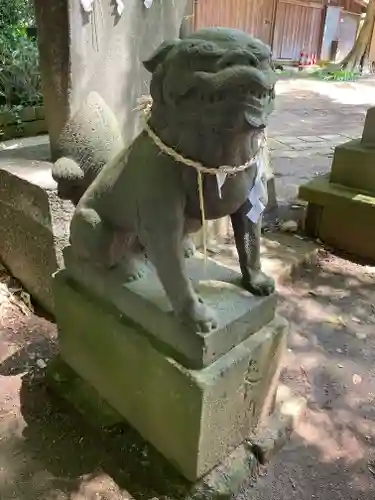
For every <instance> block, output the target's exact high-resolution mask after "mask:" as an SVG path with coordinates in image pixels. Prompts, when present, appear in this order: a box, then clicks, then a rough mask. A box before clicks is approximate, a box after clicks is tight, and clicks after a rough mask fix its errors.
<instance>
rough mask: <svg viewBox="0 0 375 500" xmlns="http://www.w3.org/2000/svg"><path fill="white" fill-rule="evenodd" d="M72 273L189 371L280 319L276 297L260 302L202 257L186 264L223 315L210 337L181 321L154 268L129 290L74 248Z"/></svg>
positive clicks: (234, 276) (68, 257) (229, 272)
mask: <svg viewBox="0 0 375 500" xmlns="http://www.w3.org/2000/svg"><path fill="white" fill-rule="evenodd" d="M64 260H65V266H66V269H67V271H68V272H69V274H70V275H71V276H73V277H74V279H75V280H76V281H77V282H79V283H81V284H82V286H83V287H84V289H86V290H89V291H91V292H92V293H93V294H95V296H97V297H102V298H103V300H105V301H107V302H108V303H109V304H110V305H111V306H114V307H116V308H117V309H118V311H119V312H120V313H121V314H123V315H124V316H126V317H127V318H128V319H129V320H131V321H132V322H133V323H134V324H137V325H139V327H141V328H143V329H144V330H145V331H147V332H148V335H149V337H150V341H151V342H153V343H154V344H155V345H157V346H158V348H159V349H163V350H164V351H165V353H166V354H170V355H172V356H173V357H174V358H175V359H177V360H178V361H179V362H180V363H181V364H182V365H184V366H186V367H187V368H202V367H203V366H207V365H209V364H210V363H212V362H213V361H215V360H216V359H218V358H219V357H220V356H222V355H223V354H225V353H227V352H228V351H229V350H230V349H232V347H234V346H235V345H237V344H238V343H239V342H241V341H242V340H245V339H246V338H247V337H248V336H249V335H251V334H253V333H254V332H256V331H258V330H259V328H261V327H262V326H264V325H265V324H267V323H268V322H269V321H271V320H272V318H273V317H274V315H275V308H276V296H275V295H274V294H273V295H270V296H268V297H255V296H253V295H252V294H250V293H249V292H247V291H246V290H244V289H243V288H241V287H240V286H238V285H239V283H240V280H241V275H240V274H239V273H238V272H236V271H234V270H233V269H230V268H228V267H226V266H224V265H221V264H219V263H217V262H216V261H214V260H212V259H208V260H207V265H206V267H205V265H204V259H203V256H202V255H201V254H199V253H196V254H195V255H194V257H191V258H190V259H187V260H186V266H187V271H188V274H189V277H190V278H191V280H192V282H193V286H194V287H195V289H196V290H197V291H198V293H199V294H200V295H201V296H202V298H203V300H205V302H206V303H207V304H208V305H209V306H211V307H212V308H213V309H214V310H215V311H217V317H218V328H217V329H216V330H214V331H212V332H209V333H201V332H192V331H191V330H189V329H188V328H185V327H184V326H183V325H181V324H180V322H178V320H177V319H176V317H175V316H174V314H173V312H172V307H171V305H170V303H169V300H168V298H167V296H166V294H165V291H164V289H163V287H162V285H161V283H160V280H159V278H158V277H157V275H156V272H155V271H154V269H153V268H152V267H151V266H150V267H149V269H148V272H147V273H146V275H145V276H144V277H143V278H141V279H139V280H137V281H134V282H132V283H127V284H126V285H124V284H123V283H122V281H121V277H119V275H118V273H117V272H116V270H113V271H112V272H108V271H100V270H98V269H94V268H93V266H92V265H91V264H90V263H88V262H82V261H76V260H75V258H74V256H73V254H72V252H71V247H67V248H66V249H64Z"/></svg>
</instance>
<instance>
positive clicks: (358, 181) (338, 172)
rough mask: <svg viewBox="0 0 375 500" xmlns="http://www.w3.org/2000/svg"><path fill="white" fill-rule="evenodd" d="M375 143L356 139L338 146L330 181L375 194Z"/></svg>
mask: <svg viewBox="0 0 375 500" xmlns="http://www.w3.org/2000/svg"><path fill="white" fill-rule="evenodd" d="M374 165H375V145H374V147H373V148H369V147H367V146H365V145H364V144H363V143H362V142H361V140H360V139H354V140H352V141H349V142H346V143H344V144H341V145H339V146H337V147H336V149H335V153H334V156H333V161H332V167H331V176H330V181H331V182H333V183H335V184H341V185H342V186H346V187H348V188H352V189H357V190H360V191H367V192H369V193H374V194H375V168H374Z"/></svg>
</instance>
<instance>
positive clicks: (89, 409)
mask: <svg viewBox="0 0 375 500" xmlns="http://www.w3.org/2000/svg"><path fill="white" fill-rule="evenodd" d="M47 383H48V385H49V386H50V387H51V389H52V390H53V391H54V392H55V393H56V394H57V395H58V396H60V397H62V398H64V399H65V400H67V402H69V403H70V404H72V403H73V405H74V407H75V408H76V410H78V411H79V412H80V413H81V414H82V416H83V418H84V419H85V420H89V421H91V423H92V424H93V425H94V426H95V427H96V429H98V427H105V428H109V429H110V431H111V432H110V436H111V442H113V441H115V443H117V444H118V447H119V449H120V454H119V465H120V464H121V463H124V464H126V468H127V470H128V471H129V474H131V475H132V471H134V474H136V475H137V477H138V478H139V471H140V470H141V471H144V475H145V478H144V479H145V481H147V484H148V485H149V486H150V487H151V488H152V489H153V490H154V491H155V492H157V493H159V495H158V497H159V498H160V497H163V498H180V499H181V500H202V499H205V500H214V499H215V500H217V498H228V499H229V498H233V497H234V496H235V495H236V494H238V493H239V491H240V490H242V489H243V488H244V487H245V486H246V485H248V484H249V482H251V481H252V480H254V479H256V476H257V472H258V469H259V464H265V463H267V462H268V461H269V460H271V459H272V458H273V456H274V455H275V454H276V453H277V452H278V451H279V450H280V449H281V448H282V447H283V446H284V445H285V444H286V443H287V442H288V441H289V439H290V437H291V434H292V432H293V431H294V429H295V428H296V426H297V424H298V422H299V419H300V417H301V416H302V415H303V412H304V409H305V406H306V401H305V400H304V399H303V398H298V397H295V396H294V395H293V394H292V392H291V391H290V390H289V389H288V388H287V387H286V386H279V388H278V390H277V393H276V395H275V410H274V412H273V414H272V415H271V416H270V417H269V418H268V419H265V421H264V423H263V425H262V426H261V427H259V428H258V430H257V432H255V433H254V434H252V435H251V436H250V438H249V439H248V440H245V441H244V442H243V443H241V444H240V445H239V446H237V447H236V448H235V449H234V450H232V451H231V453H230V454H229V455H228V456H227V457H226V458H225V460H224V461H223V462H222V463H221V464H219V465H218V466H216V467H215V468H214V469H212V470H211V471H209V472H208V473H207V474H206V475H204V477H202V478H201V479H199V480H198V481H197V482H194V483H193V484H191V482H187V481H185V480H184V478H182V477H181V476H180V475H178V474H175V473H174V471H173V469H172V468H171V467H170V465H169V464H168V462H167V461H166V460H165V458H163V457H162V456H161V455H160V454H159V453H158V452H157V451H156V450H155V449H154V448H153V447H152V446H150V445H149V444H148V443H146V442H144V441H143V440H142V438H141V437H140V436H139V434H137V433H136V432H135V431H134V430H133V429H131V428H130V427H129V426H126V425H125V427H124V425H121V422H122V420H123V417H122V416H121V415H120V414H119V413H117V412H116V411H115V410H113V408H112V407H110V406H109V405H108V403H106V402H105V401H104V400H103V399H101V397H100V395H99V393H98V392H97V391H96V390H95V389H94V388H93V387H92V386H90V385H89V384H88V383H87V382H85V381H84V380H83V379H82V378H81V377H79V376H78V375H77V374H76V373H75V372H74V371H73V370H72V369H71V368H70V367H69V366H68V365H67V364H66V363H64V362H63V361H62V360H61V358H60V357H58V358H56V359H54V360H53V361H52V362H51V363H50V365H49V366H48V369H47ZM99 430H100V429H99ZM145 457H147V460H146V461H145ZM139 480H140V481H142V478H139Z"/></svg>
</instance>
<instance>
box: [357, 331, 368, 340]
mask: <svg viewBox="0 0 375 500" xmlns="http://www.w3.org/2000/svg"><path fill="white" fill-rule="evenodd" d="M355 336H356V337H357V339H359V340H364V339H366V338H367V335H366V334H365V333H361V332H357V333H356V334H355Z"/></svg>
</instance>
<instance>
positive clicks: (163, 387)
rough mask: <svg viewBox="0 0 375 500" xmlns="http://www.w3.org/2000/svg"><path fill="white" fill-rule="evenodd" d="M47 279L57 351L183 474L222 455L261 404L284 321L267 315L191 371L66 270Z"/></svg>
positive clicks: (267, 403)
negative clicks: (267, 318)
mask: <svg viewBox="0 0 375 500" xmlns="http://www.w3.org/2000/svg"><path fill="white" fill-rule="evenodd" d="M54 283H55V289H54V291H55V302H56V317H57V322H58V325H59V342H60V353H61V357H62V359H63V360H64V361H65V362H66V363H67V364H68V365H69V366H70V367H71V368H72V369H73V370H74V371H75V372H76V373H77V374H78V375H79V376H80V377H82V379H83V380H85V381H86V382H87V383H88V384H90V385H91V386H92V387H94V388H95V390H96V391H97V392H98V393H99V394H100V396H101V398H103V399H104V400H105V401H106V402H107V403H108V404H109V406H111V407H112V408H113V409H114V410H115V411H116V412H117V413H119V414H120V415H121V416H122V417H123V418H124V419H125V420H126V421H127V422H128V423H129V424H130V425H131V426H132V427H134V428H135V429H136V430H137V431H138V432H139V433H140V435H141V436H142V437H143V438H144V439H145V440H146V441H148V442H149V443H151V444H152V445H153V446H154V447H155V448H156V449H157V450H158V451H159V452H160V453H161V454H162V455H163V456H164V457H165V458H166V459H167V460H168V461H169V462H170V463H171V464H172V465H173V466H174V467H175V468H177V469H178V470H179V471H180V472H181V473H182V475H183V476H185V477H186V478H187V479H188V480H190V481H196V480H197V479H199V478H200V477H202V476H203V475H204V474H206V473H207V472H208V471H209V470H211V469H212V468H213V467H215V466H216V465H217V464H218V463H219V462H221V461H222V460H224V459H225V457H226V456H227V455H228V454H229V453H230V452H231V450H233V448H235V447H236V446H238V445H239V444H240V443H242V442H243V441H244V440H245V439H246V438H247V437H248V436H249V435H250V433H251V432H252V431H253V430H254V429H255V428H256V427H257V426H258V425H259V423H260V422H261V420H262V417H264V416H266V415H267V414H269V413H270V411H271V409H272V407H273V402H274V394H275V392H276V389H277V380H278V377H279V369H280V358H281V356H282V354H283V352H284V349H285V345H286V335H287V331H288V325H287V323H286V321H285V320H283V319H281V318H280V317H276V318H275V319H273V320H272V321H270V322H269V323H267V324H266V325H265V326H264V327H263V328H261V329H260V330H258V331H257V332H255V333H253V334H252V335H250V336H248V338H246V339H244V340H243V341H242V342H240V343H238V345H235V346H234V347H232V348H231V349H229V350H227V352H225V353H224V354H223V355H222V356H220V357H219V358H218V359H217V360H216V361H214V362H213V363H212V364H210V365H208V366H205V367H204V368H202V369H199V370H193V369H188V368H186V367H184V366H182V365H181V364H180V363H178V362H176V361H175V359H173V358H172V357H170V355H168V353H166V351H165V350H164V348H163V347H162V345H161V344H162V341H160V342H159V344H160V348H159V346H158V344H157V343H156V342H155V337H154V336H153V335H151V334H150V333H149V332H147V331H146V330H145V329H144V328H142V327H140V326H139V324H137V323H135V321H134V320H130V319H129V317H128V316H126V315H124V314H123V313H121V312H120V311H119V309H117V308H116V307H115V306H114V305H113V304H112V305H111V304H109V303H108V302H105V301H104V300H99V299H97V298H96V297H95V296H94V295H93V294H89V292H88V291H86V290H85V289H84V288H83V287H82V286H80V285H78V284H77V282H76V281H73V280H72V279H71V278H70V277H69V274H68V273H67V271H66V270H62V271H59V272H58V273H56V275H55V280H54ZM228 310H229V308H228ZM245 327H246V325H245ZM176 334H177V333H176ZM186 335H189V333H188V332H186ZM190 335H192V336H194V335H195V333H194V332H191V333H190ZM211 335H213V332H211ZM228 335H230V330H228Z"/></svg>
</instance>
